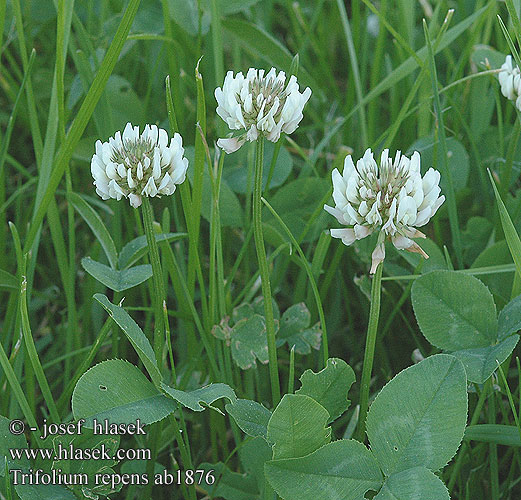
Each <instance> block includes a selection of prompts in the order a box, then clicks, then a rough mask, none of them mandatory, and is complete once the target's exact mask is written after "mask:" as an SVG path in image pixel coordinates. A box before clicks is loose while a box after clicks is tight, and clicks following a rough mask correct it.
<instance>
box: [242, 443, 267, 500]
mask: <svg viewBox="0 0 521 500" xmlns="http://www.w3.org/2000/svg"><path fill="white" fill-rule="evenodd" d="M238 453H239V458H240V460H241V464H242V466H243V469H244V471H245V472H247V473H248V474H251V475H252V476H253V477H255V480H256V481H257V488H258V489H259V491H260V492H261V494H262V492H263V491H264V488H265V487H266V477H265V476H264V464H265V463H266V462H268V461H269V460H271V458H272V456H273V450H272V449H271V446H270V445H269V444H268V443H267V442H266V441H265V440H264V439H263V438H261V437H256V438H253V439H250V440H245V441H243V442H242V444H241V446H240V448H239V450H238ZM261 498H262V496H261Z"/></svg>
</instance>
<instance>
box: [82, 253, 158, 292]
mask: <svg viewBox="0 0 521 500" xmlns="http://www.w3.org/2000/svg"><path fill="white" fill-rule="evenodd" d="M81 265H82V267H83V269H85V271H87V272H88V273H89V274H90V275H91V276H92V277H93V278H94V279H96V280H98V281H99V282H100V283H103V284H104V285H105V286H107V287H108V288H110V289H111V290H114V291H115V292H123V291H125V290H128V289H129V288H133V287H135V286H138V285H140V284H141V283H144V282H145V281H146V280H147V279H148V278H150V277H151V276H152V266H151V265H150V264H144V265H142V266H135V267H131V268H129V269H123V270H121V271H118V270H117V269H111V268H110V267H109V266H106V265H105V264H102V263H101V262H97V261H95V260H92V259H91V258H90V257H85V258H83V259H82V260H81Z"/></svg>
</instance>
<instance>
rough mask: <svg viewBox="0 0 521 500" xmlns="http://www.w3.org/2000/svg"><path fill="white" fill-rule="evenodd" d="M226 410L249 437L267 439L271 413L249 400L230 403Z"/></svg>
mask: <svg viewBox="0 0 521 500" xmlns="http://www.w3.org/2000/svg"><path fill="white" fill-rule="evenodd" d="M225 408H226V411H227V412H228V413H229V414H230V416H231V417H233V419H234V420H235V423H236V424H237V425H238V426H239V427H240V428H241V430H242V431H243V432H245V433H246V434H248V436H252V437H256V436H261V437H263V438H264V439H266V437H267V433H268V421H269V419H270V417H271V411H269V410H268V409H267V408H265V407H264V406H263V405H261V404H260V403H257V402H256V401H251V400H249V399H238V400H237V401H235V402H234V403H228V404H227V405H226V407H225Z"/></svg>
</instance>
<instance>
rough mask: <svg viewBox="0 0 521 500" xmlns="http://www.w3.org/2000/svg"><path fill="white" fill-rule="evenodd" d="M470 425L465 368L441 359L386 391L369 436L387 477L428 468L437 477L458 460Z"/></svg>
mask: <svg viewBox="0 0 521 500" xmlns="http://www.w3.org/2000/svg"><path fill="white" fill-rule="evenodd" d="M466 421H467V378H466V376H465V370H464V368H463V365H462V364H461V362H460V361H459V360H457V359H456V358H455V357H454V356H449V355H447V354H437V355H435V356H431V357H429V358H427V359H425V360H424V361H421V362H420V363H418V364H417V365H413V366H410V367H409V368H407V369H405V370H403V371H401V372H400V373H398V375H396V376H395V377H394V378H393V379H392V380H391V381H390V382H389V383H388V384H387V385H385V386H384V388H383V389H382V390H381V391H380V393H379V394H378V396H376V399H375V400H374V402H373V403H372V405H371V408H370V409H369V413H368V415H367V435H368V436H369V442H370V443H371V451H372V452H373V453H374V456H375V457H376V460H377V461H378V463H379V464H380V467H381V469H382V471H383V472H384V474H385V475H386V476H389V475H391V474H394V473H396V472H400V471H403V470H406V469H410V468H412V467H416V466H422V465H423V466H425V467H427V468H428V469H430V470H432V471H436V470H439V469H441V468H442V467H444V466H445V465H446V464H447V463H448V461H449V460H450V459H451V458H452V457H453V456H454V455H455V453H456V451H457V449H458V447H459V445H460V443H461V440H462V438H463V433H464V431H465V424H466Z"/></svg>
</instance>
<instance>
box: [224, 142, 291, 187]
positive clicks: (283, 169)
mask: <svg viewBox="0 0 521 500" xmlns="http://www.w3.org/2000/svg"><path fill="white" fill-rule="evenodd" d="M274 150H275V145H274V144H273V143H272V142H269V141H266V144H265V146H264V163H263V165H264V166H263V171H262V188H263V189H264V188H265V187H266V183H267V182H268V176H269V173H270V166H271V160H272V158H273V153H274ZM251 152H252V151H250V150H249V148H247V147H242V148H241V149H239V151H237V152H236V153H234V154H233V155H230V156H229V157H226V161H225V164H224V170H223V177H224V179H226V182H227V183H228V185H229V186H230V187H231V188H232V189H233V191H235V192H236V193H240V194H246V193H248V188H249V191H250V192H251V191H252V190H253V175H252V174H251V175H250V178H248V175H249V174H248V173H251V169H250V168H248V165H249V162H251V161H252V157H251ZM292 168H293V160H292V158H291V155H290V154H289V152H288V150H287V149H286V148H285V147H281V148H280V151H279V155H278V157H277V162H276V164H275V169H274V170H273V177H272V178H271V182H270V189H272V188H275V187H278V186H281V185H282V184H284V182H285V181H286V179H287V178H288V177H289V174H290V173H291V170H292Z"/></svg>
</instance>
